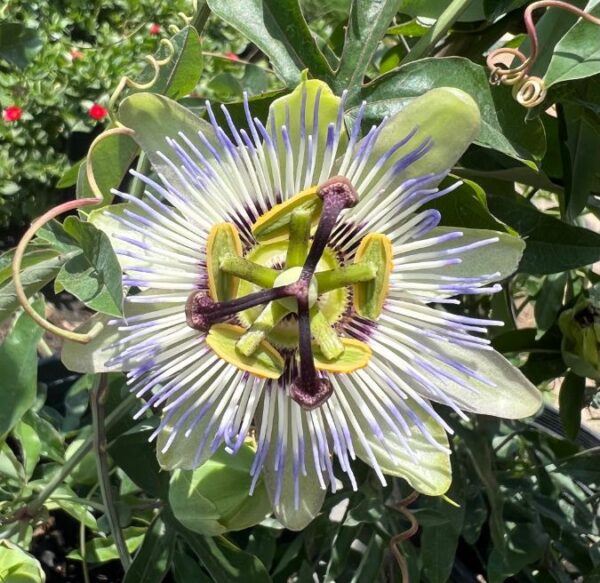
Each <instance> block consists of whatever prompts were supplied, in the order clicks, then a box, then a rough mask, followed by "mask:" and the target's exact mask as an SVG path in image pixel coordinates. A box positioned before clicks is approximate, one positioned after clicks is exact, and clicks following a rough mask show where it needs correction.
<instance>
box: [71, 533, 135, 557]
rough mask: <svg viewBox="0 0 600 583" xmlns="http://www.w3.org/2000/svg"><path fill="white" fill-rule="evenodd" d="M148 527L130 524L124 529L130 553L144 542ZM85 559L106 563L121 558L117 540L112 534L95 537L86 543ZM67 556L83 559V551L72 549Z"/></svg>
mask: <svg viewBox="0 0 600 583" xmlns="http://www.w3.org/2000/svg"><path fill="white" fill-rule="evenodd" d="M146 530H147V529H146V528H145V527H141V526H130V527H129V528H124V529H123V538H124V539H125V546H126V547H127V550H128V551H129V552H130V553H133V552H134V551H135V550H136V549H138V548H139V546H140V545H141V544H142V543H143V542H144V535H145V534H146ZM85 553H86V554H85V560H86V562H88V563H106V562H108V561H113V560H115V559H118V558H119V553H118V551H117V547H116V545H115V542H114V540H113V538H112V537H111V536H107V537H106V538H93V539H92V540H90V541H88V542H87V543H85ZM67 557H68V558H69V559H74V560H76V561H81V560H82V559H81V553H80V552H79V551H78V550H76V551H71V552H70V553H69V554H68V555H67Z"/></svg>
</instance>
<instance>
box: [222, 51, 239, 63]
mask: <svg viewBox="0 0 600 583" xmlns="http://www.w3.org/2000/svg"><path fill="white" fill-rule="evenodd" d="M225 56H226V57H227V58H228V59H229V60H230V61H239V60H240V58H239V57H238V56H237V55H236V54H235V53H232V52H231V51H229V52H227V53H225Z"/></svg>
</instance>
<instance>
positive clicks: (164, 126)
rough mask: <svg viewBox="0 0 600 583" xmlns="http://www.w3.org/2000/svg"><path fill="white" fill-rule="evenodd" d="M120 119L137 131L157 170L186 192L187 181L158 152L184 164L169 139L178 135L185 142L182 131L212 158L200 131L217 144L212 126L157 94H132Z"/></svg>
mask: <svg viewBox="0 0 600 583" xmlns="http://www.w3.org/2000/svg"><path fill="white" fill-rule="evenodd" d="M119 120H120V121H121V122H122V123H123V124H125V125H126V126H127V127H129V128H131V129H132V130H134V131H135V135H134V139H135V141H136V142H137V143H138V144H139V146H140V147H141V148H142V150H143V151H144V152H145V153H146V155H147V156H148V158H149V160H150V162H151V163H152V166H153V167H154V170H155V171H156V172H157V173H160V174H163V175H164V176H165V177H166V178H167V180H168V181H169V182H170V184H172V185H173V186H174V187H175V188H177V189H179V191H180V192H182V193H183V192H187V191H188V190H187V189H188V186H187V181H186V180H184V179H182V178H181V177H180V175H179V174H178V173H177V172H175V171H174V170H173V169H172V168H171V167H170V166H169V165H168V164H167V163H166V162H165V161H164V160H163V159H162V158H161V157H160V156H159V155H158V152H162V153H163V154H164V155H165V156H166V157H167V158H168V159H169V160H171V161H172V162H173V163H174V164H175V166H176V167H177V168H178V167H179V166H180V165H181V161H180V159H179V157H178V156H177V155H176V154H175V152H174V151H173V148H171V146H169V144H167V141H166V138H167V137H172V138H176V139H178V140H179V141H180V142H181V138H180V137H179V136H178V133H179V132H183V134H184V135H185V136H186V137H187V138H188V139H190V140H191V141H192V142H193V143H194V144H195V145H196V147H197V148H198V149H199V150H200V152H202V154H203V155H204V156H206V158H207V159H208V160H210V159H212V154H211V153H210V151H209V150H208V149H207V148H206V147H205V146H204V145H203V144H202V143H200V140H199V139H198V138H197V133H198V132H202V133H203V134H204V135H205V136H206V138H207V139H208V140H209V141H212V142H213V143H215V144H216V138H214V132H213V128H212V126H211V125H210V124H209V123H208V122H206V121H204V120H203V119H200V118H199V117H198V116H196V115H194V114H193V113H191V112H190V111H189V110H188V109H186V108H185V107H182V106H181V105H179V104H178V103H177V102H175V101H173V100H171V99H169V98H167V97H163V96H162V95H155V94H153V93H136V94H134V95H130V96H129V97H127V98H125V99H124V100H123V101H122V102H121V105H120V106H119Z"/></svg>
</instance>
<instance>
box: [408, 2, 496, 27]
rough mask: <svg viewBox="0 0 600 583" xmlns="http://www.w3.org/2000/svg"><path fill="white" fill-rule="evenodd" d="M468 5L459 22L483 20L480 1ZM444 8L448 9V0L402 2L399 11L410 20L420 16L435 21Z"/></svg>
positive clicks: (483, 14)
mask: <svg viewBox="0 0 600 583" xmlns="http://www.w3.org/2000/svg"><path fill="white" fill-rule="evenodd" d="M469 4H470V6H469V7H468V8H467V9H466V10H465V11H464V12H463V13H462V14H461V15H460V18H459V21H463V22H470V21H473V20H485V13H484V11H483V2H482V0H474V1H472V2H470V3H469ZM446 8H448V0H402V2H401V3H400V8H399V11H400V12H401V13H402V14H408V16H411V17H412V18H416V17H417V16H420V17H421V18H434V19H437V18H439V16H440V14H442V12H444V10H445V9H446Z"/></svg>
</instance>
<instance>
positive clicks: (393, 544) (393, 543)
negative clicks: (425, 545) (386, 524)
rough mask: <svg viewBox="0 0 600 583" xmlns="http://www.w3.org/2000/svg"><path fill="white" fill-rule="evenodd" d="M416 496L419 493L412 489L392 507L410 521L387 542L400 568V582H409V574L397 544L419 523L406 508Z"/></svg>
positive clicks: (408, 537)
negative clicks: (405, 527) (407, 525)
mask: <svg viewBox="0 0 600 583" xmlns="http://www.w3.org/2000/svg"><path fill="white" fill-rule="evenodd" d="M418 497H419V493H418V492H417V491H416V490H413V491H412V492H411V493H410V494H409V495H408V496H407V497H406V498H402V500H400V501H399V502H398V504H397V505H395V506H394V508H395V509H396V510H397V511H398V512H400V514H402V516H404V517H405V518H406V519H407V520H408V521H409V522H410V526H409V527H408V528H407V529H406V530H403V531H402V532H400V533H398V534H395V535H394V536H393V537H392V538H391V539H390V543H389V546H390V551H391V552H392V555H394V558H395V559H396V562H397V563H398V567H399V568H400V576H401V580H402V583H410V575H409V573H408V564H407V562H406V558H405V557H404V555H403V554H402V553H401V552H400V549H399V548H398V546H399V545H400V544H402V543H403V542H405V541H407V540H409V539H410V538H412V537H413V536H414V535H415V534H417V531H418V530H419V523H418V522H417V519H416V517H415V515H414V514H413V513H412V512H411V511H410V510H409V509H408V506H410V505H411V504H412V503H413V502H415V501H416V500H417V498H418Z"/></svg>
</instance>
